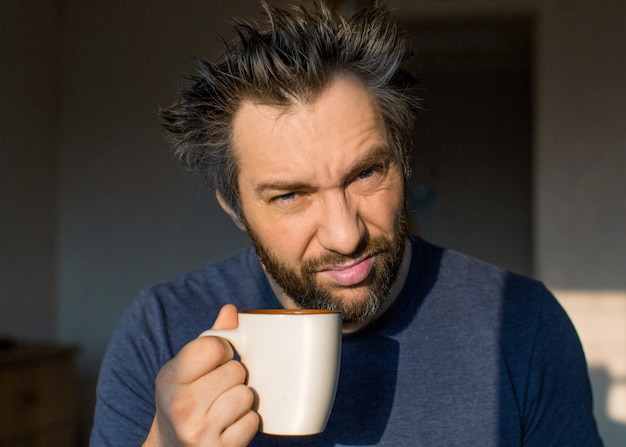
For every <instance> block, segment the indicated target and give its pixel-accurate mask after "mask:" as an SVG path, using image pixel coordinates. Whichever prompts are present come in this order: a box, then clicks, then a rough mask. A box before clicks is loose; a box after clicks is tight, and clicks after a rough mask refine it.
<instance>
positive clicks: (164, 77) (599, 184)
mask: <svg viewBox="0 0 626 447" xmlns="http://www.w3.org/2000/svg"><path fill="white" fill-rule="evenodd" d="M282 3H283V4H284V3H286V2H282ZM391 4H392V6H396V7H398V8H400V10H401V11H406V12H403V16H404V17H405V18H406V17H409V16H415V18H419V19H420V20H423V19H424V18H425V17H426V18H428V17H440V16H442V15H450V14H452V15H463V16H480V15H484V14H487V15H494V14H495V15H496V16H498V15H507V14H510V13H511V12H513V13H515V14H526V15H531V16H532V17H533V18H534V20H535V22H536V30H535V34H534V39H535V40H534V52H533V54H535V60H534V61H533V66H534V67H535V68H534V74H533V77H534V82H533V86H534V98H535V101H534V109H533V115H534V126H533V127H534V130H535V133H534V136H533V143H534V144H533V147H534V151H533V160H534V164H533V172H534V174H533V179H532V199H533V200H532V204H533V205H532V206H533V211H532V216H533V221H532V223H531V225H532V228H531V229H532V238H531V242H530V243H531V245H532V247H530V248H529V249H528V250H529V253H530V255H531V256H532V257H533V260H532V265H534V270H533V272H532V273H533V274H534V275H535V276H538V277H540V278H541V279H543V280H545V281H546V282H547V283H548V285H549V286H551V287H556V288H558V289H564V290H566V289H577V290H579V289H603V290H604V289H611V290H621V291H624V290H626V275H624V274H623V273H624V265H626V236H625V235H626V232H625V231H624V227H625V225H626V201H624V199H623V197H622V192H623V191H624V190H626V180H625V177H624V176H623V175H622V173H623V172H624V170H625V169H626V126H624V124H623V123H624V122H626V101H624V83H625V81H626V61H625V60H624V58H623V53H624V49H625V48H626V27H625V26H624V24H625V23H626V2H623V1H621V0H599V1H597V2H586V1H583V0H576V1H567V2H565V1H558V0H553V1H548V2H541V1H536V2H535V1H524V0H517V1H514V0H511V1H509V2H497V3H496V2H489V1H477V0H473V1H471V2H461V1H450V2H438V1H422V2H415V1H411V0H406V1H402V0H396V1H392V2H391ZM181 5H182V6H181ZM256 12H257V8H256V7H255V6H254V2H252V1H245V0H240V1H230V2H207V1H204V0H202V1H201V0H198V1H190V0H189V1H184V2H166V1H148V0H141V1H139V0H137V1H133V2H127V1H124V0H111V1H107V2H83V1H80V0H56V1H49V2H40V1H37V0H4V1H2V2H0V30H1V31H0V32H1V33H2V37H1V38H0V55H1V56H2V70H1V71H0V82H1V85H2V94H1V95H0V96H1V98H2V99H0V101H1V104H2V106H1V107H2V109H1V111H0V113H1V115H0V116H2V119H1V120H0V145H1V147H0V149H1V151H2V152H1V153H2V155H3V158H2V160H3V161H4V163H3V164H2V167H1V168H0V169H1V170H2V172H1V174H0V177H1V179H0V185H1V190H0V197H1V198H2V220H1V223H0V225H2V231H1V235H2V236H1V237H2V239H1V241H2V245H1V246H0V250H1V252H0V262H1V264H0V265H1V267H2V268H1V271H0V275H2V276H1V278H2V298H1V299H2V301H1V307H0V309H1V311H0V334H9V335H12V336H14V337H18V338H23V339H31V340H49V341H50V340H51V341H56V342H61V343H72V344H78V345H80V346H81V349H82V350H81V355H80V357H79V368H80V371H81V375H82V377H83V380H82V383H83V403H82V405H83V410H82V411H81V414H82V416H83V418H84V421H83V433H84V434H86V433H87V432H88V430H89V423H90V422H89V421H90V418H91V414H90V408H91V405H92V404H93V382H94V380H95V376H96V374H97V368H98V364H99V361H100V358H101V355H102V352H103V350H104V349H105V346H106V343H107V341H108V338H109V336H110V334H111V331H112V330H113V328H114V327H115V325H116V324H117V321H118V320H119V318H120V316H121V313H122V312H123V310H124V309H125V308H126V307H127V306H128V304H129V303H130V301H131V300H132V299H133V298H134V297H135V296H136V294H137V292H138V291H139V289H140V288H141V287H144V286H146V285H147V284H149V283H151V282H154V281H158V280H161V279H166V278H169V277H171V276H172V275H174V274H176V273H179V272H182V271H185V270H189V269H191V268H195V267H197V266H200V265H202V264H203V263H205V262H208V261H211V260H215V259H218V258H221V257H223V256H225V255H227V254H229V253H231V252H232V251H233V250H236V249H237V248H239V247H242V246H244V245H245V244H246V242H247V241H246V238H245V236H244V235H242V234H241V233H240V232H238V231H237V230H236V229H235V228H234V226H232V225H231V224H230V222H228V220H227V218H226V217H225V216H223V215H222V213H221V212H219V211H218V209H217V206H216V205H215V203H214V200H213V198H212V197H210V196H209V195H208V194H207V193H206V192H205V191H204V189H203V188H202V186H201V185H197V184H196V183H195V182H194V181H193V180H192V179H191V178H190V177H188V176H187V175H185V173H184V172H182V170H181V168H180V167H179V166H178V165H177V164H176V163H175V162H174V161H172V159H171V157H170V154H169V148H168V145H167V143H166V142H165V141H164V139H163V137H162V134H161V132H160V130H159V129H158V126H157V124H156V120H155V113H156V110H157V109H158V107H159V106H162V105H168V104H169V103H170V102H171V101H172V100H173V99H174V94H175V92H176V90H177V89H178V88H179V87H180V86H181V81H180V77H181V75H184V74H187V73H189V72H190V70H191V59H190V58H191V56H196V55H198V56H207V57H213V56H214V55H215V54H217V52H218V50H219V44H218V42H217V40H216V39H215V35H216V34H218V33H222V34H224V33H227V31H228V29H229V26H228V24H227V23H226V22H227V21H228V20H230V18H231V17H232V16H233V15H244V16H250V15H252V14H256ZM486 233H487V231H486ZM457 234H458V233H455V234H454V235H451V236H450V240H452V241H453V242H454V243H455V244H456V243H457V242H455V239H454V238H457ZM426 236H428V234H426ZM458 243H462V242H458ZM208 324H210V322H207V325H208ZM605 417H606V415H604V414H600V415H599V418H601V419H602V418H605ZM603 427H608V428H606V430H613V431H611V432H608V431H607V432H606V434H605V437H606V438H607V441H609V440H613V441H612V442H614V443H613V444H611V443H609V442H607V446H611V445H613V446H617V445H620V444H619V443H617V442H618V441H617V439H618V438H617V436H618V435H614V434H613V433H618V434H619V433H623V430H624V426H623V425H619V424H617V425H616V424H613V425H611V424H609V423H605V424H604V425H603ZM620 430H621V431H620Z"/></svg>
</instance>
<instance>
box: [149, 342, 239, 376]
mask: <svg viewBox="0 0 626 447" xmlns="http://www.w3.org/2000/svg"><path fill="white" fill-rule="evenodd" d="M233 356H234V351H233V348H232V346H231V345H230V343H228V342H227V341H226V340H224V339H221V338H218V337H199V338H196V339H194V340H192V341H190V342H189V343H187V344H186V345H185V346H184V347H183V348H182V349H181V350H180V352H179V353H178V354H176V356H175V357H174V358H172V359H171V360H170V361H169V362H167V363H166V364H165V365H164V366H163V368H161V371H160V372H159V375H158V376H157V384H158V383H159V381H161V382H166V383H176V384H188V383H192V382H194V381H196V380H197V379H199V378H200V377H202V376H204V375H206V374H207V373H209V372H211V371H213V370H214V369H215V368H217V367H218V366H220V365H223V364H224V363H226V362H228V361H229V360H231V359H232V358H233Z"/></svg>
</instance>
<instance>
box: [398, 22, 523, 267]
mask: <svg viewBox="0 0 626 447" xmlns="http://www.w3.org/2000/svg"><path fill="white" fill-rule="evenodd" d="M402 26H403V27H404V28H405V29H407V30H409V32H410V36H411V39H412V41H413V42H414V46H415V62H416V73H417V76H418V78H419V79H420V83H421V86H422V90H421V96H422V98H423V100H424V103H423V107H424V109H423V112H422V113H420V116H419V118H418V121H417V125H416V132H415V148H414V154H413V159H412V167H413V176H412V179H411V194H410V200H409V205H410V217H411V225H412V229H413V230H414V231H416V232H417V233H418V234H420V235H422V236H423V237H424V238H426V239H427V240H429V241H431V242H434V243H436V244H440V245H443V246H445V247H448V248H452V249H455V250H458V251H462V252H464V253H467V254H469V255H472V256H474V257H477V258H479V259H482V260H485V261H488V262H492V263H495V264H498V265H500V266H503V267H505V268H507V269H509V270H512V271H515V272H518V273H522V274H526V275H532V273H533V266H532V258H533V256H532V255H533V254H532V246H533V244H532V220H533V219H532V209H533V207H532V177H533V176H532V143H533V136H532V134H533V131H532V109H533V104H532V60H533V59H532V45H531V41H532V35H533V30H532V20H531V18H530V17H507V18H501V17H486V18H475V17H474V18H471V19H459V18H456V19H443V18H440V19H436V20H428V21H412V22H411V23H403V24H402Z"/></svg>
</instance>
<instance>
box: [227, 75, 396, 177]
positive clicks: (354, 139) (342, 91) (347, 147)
mask: <svg viewBox="0 0 626 447" xmlns="http://www.w3.org/2000/svg"><path fill="white" fill-rule="evenodd" d="M233 140H234V151H235V155H236V158H237V164H238V168H239V172H240V176H242V175H243V176H245V175H246V174H254V175H256V176H261V175H263V176H267V175H274V174H283V173H284V174H288V173H289V172H291V171H298V172H297V174H298V175H300V176H302V175H305V174H307V173H308V174H310V175H315V176H319V175H321V174H327V175H330V174H332V172H331V171H333V169H340V167H341V166H342V165H345V164H349V163H351V162H352V161H353V160H355V159H357V158H358V157H360V156H361V154H362V153H365V152H367V151H371V149H372V147H373V146H378V147H379V148H380V147H387V146H388V144H387V135H386V131H385V126H384V123H383V120H382V119H381V117H380V115H379V113H378V110H377V108H376V107H375V102H374V100H373V99H372V96H371V94H370V93H369V91H368V90H367V89H366V88H365V87H364V86H363V85H362V84H361V83H360V82H359V81H358V80H356V79H355V78H352V77H348V76H339V77H337V78H336V79H335V80H333V82H331V83H330V84H329V86H328V87H327V88H326V89H325V90H324V91H322V92H321V93H320V94H319V95H318V96H317V97H316V99H315V100H314V101H312V102H310V103H296V104H295V105H293V106H291V107H289V108H280V107H274V106H268V105H261V104H255V103H252V102H244V103H243V104H242V105H241V107H240V109H239V110H238V112H237V114H236V115H235V119H234V122H233ZM306 168H308V169H306Z"/></svg>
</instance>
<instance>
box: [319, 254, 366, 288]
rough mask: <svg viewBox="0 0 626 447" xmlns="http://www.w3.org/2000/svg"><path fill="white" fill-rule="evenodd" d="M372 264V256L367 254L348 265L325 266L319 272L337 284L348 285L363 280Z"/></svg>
mask: <svg viewBox="0 0 626 447" xmlns="http://www.w3.org/2000/svg"><path fill="white" fill-rule="evenodd" d="M373 265H374V257H373V256H368V257H366V258H363V259H361V260H359V261H357V262H354V263H352V264H349V265H342V266H336V267H332V268H326V269H324V270H322V271H321V272H320V273H321V274H323V275H324V276H326V277H327V278H328V279H330V280H331V281H332V282H334V283H335V284H337V285H339V286H343V287H349V286H354V285H356V284H359V283H361V282H363V281H365V279H366V278H367V277H368V276H369V274H370V272H371V270H372V266H373Z"/></svg>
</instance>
